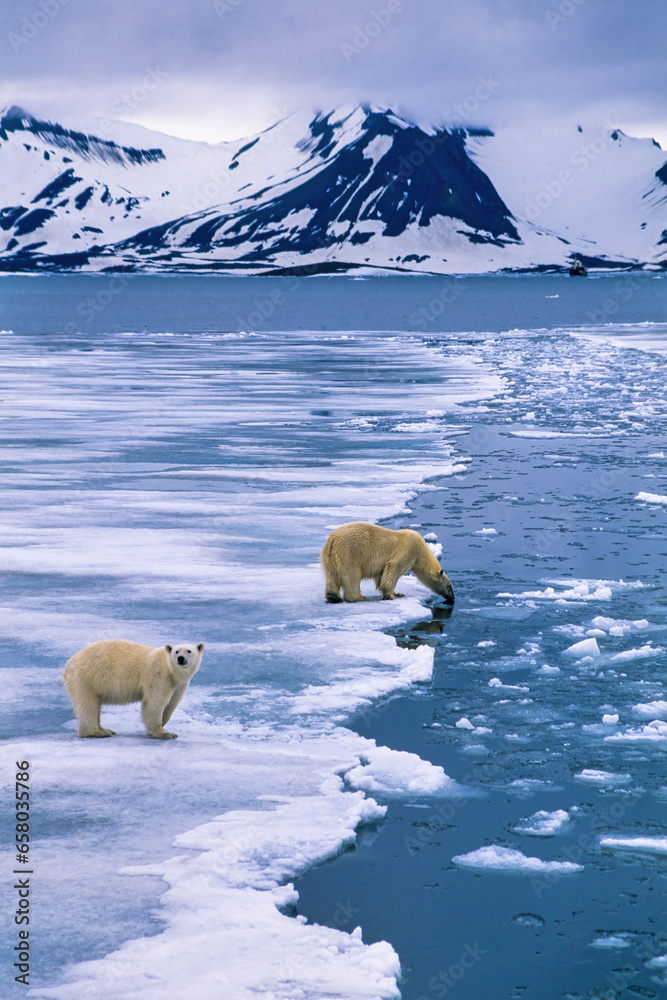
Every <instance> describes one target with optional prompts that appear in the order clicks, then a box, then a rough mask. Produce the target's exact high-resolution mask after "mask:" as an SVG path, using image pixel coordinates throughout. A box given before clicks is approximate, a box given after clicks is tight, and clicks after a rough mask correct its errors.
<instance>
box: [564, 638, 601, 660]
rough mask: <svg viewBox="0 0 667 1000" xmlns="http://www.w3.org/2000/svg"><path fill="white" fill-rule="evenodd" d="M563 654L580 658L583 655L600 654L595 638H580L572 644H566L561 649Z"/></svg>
mask: <svg viewBox="0 0 667 1000" xmlns="http://www.w3.org/2000/svg"><path fill="white" fill-rule="evenodd" d="M563 655H564V656H573V657H575V659H577V660H580V659H581V658H582V657H584V656H600V647H599V646H598V641H597V639H582V640H581V642H575V643H574V645H573V646H568V647H567V649H564V650H563Z"/></svg>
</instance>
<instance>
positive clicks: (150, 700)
mask: <svg viewBox="0 0 667 1000" xmlns="http://www.w3.org/2000/svg"><path fill="white" fill-rule="evenodd" d="M203 650H204V643H203V642H200V643H198V644H197V645H196V646H194V645H191V646H188V645H184V646H169V645H166V646H157V647H155V648H154V647H153V646H141V645H140V644H139V643H137V642H126V641H125V639H102V640H101V641H100V642H94V643H92V645H90V646H86V647H85V648H84V649H80V650H79V652H78V653H75V654H74V656H72V657H70V659H69V660H68V661H67V663H66V664H65V676H64V678H63V680H64V683H65V687H66V688H67V691H68V693H69V696H70V698H71V699H72V704H73V705H74V711H75V712H76V715H77V719H78V720H79V736H115V732H114V730H113V729H105V728H104V727H103V726H102V724H101V722H100V712H101V710H102V705H127V704H129V702H132V701H140V702H141V717H142V719H143V720H144V724H145V726H146V729H147V730H148V735H149V736H152V737H153V738H154V739H157V740H171V739H176V736H177V734H176V733H168V732H166V731H165V728H164V726H165V723H166V722H168V721H169V719H170V718H171V716H172V714H173V712H174V709H175V708H176V706H177V705H178V703H179V701H180V700H181V698H182V697H183V695H184V694H185V691H186V688H187V686H188V684H189V683H190V680H191V679H192V677H193V676H194V674H195V673H196V672H197V670H198V669H199V664H200V663H201V654H202V652H203Z"/></svg>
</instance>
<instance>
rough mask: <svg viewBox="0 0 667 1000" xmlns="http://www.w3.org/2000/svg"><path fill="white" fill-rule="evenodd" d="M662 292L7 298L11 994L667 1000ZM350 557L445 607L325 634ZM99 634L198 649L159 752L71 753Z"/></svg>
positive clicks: (338, 287) (410, 290)
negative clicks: (387, 551)
mask: <svg viewBox="0 0 667 1000" xmlns="http://www.w3.org/2000/svg"><path fill="white" fill-rule="evenodd" d="M664 280H665V279H664V278H663V277H662V276H660V275H655V274H652V275H647V274H642V275H632V274H625V275H610V276H604V277H600V278H589V279H587V280H585V281H573V280H571V279H569V278H567V277H561V276H532V275H530V276H529V275H526V276H506V277H487V278H480V277H474V278H442V279H440V278H437V279H436V278H374V279H361V280H360V279H358V278H342V277H335V278H308V279H266V278H257V279H251V278H242V279H238V278H220V277H215V278H209V277H204V276H196V277H163V276H133V275H115V276H65V275H59V276H56V275H54V276H49V277H46V276H39V277H27V276H26V277H23V276H21V277H19V276H6V277H3V278H2V280H1V281H0V327H2V328H3V331H4V332H3V333H2V334H1V335H0V396H1V398H2V413H3V423H4V430H3V444H2V456H1V460H2V464H3V472H4V475H3V477H2V485H1V486H0V505H1V507H2V515H3V516H2V529H1V530H2V540H1V543H2V564H3V575H2V587H3V593H2V595H1V597H0V602H1V605H2V607H1V618H0V635H1V639H2V648H3V652H4V657H3V664H2V666H1V667H0V682H1V683H2V692H3V693H2V699H1V701H0V726H1V732H2V740H3V767H2V774H1V775H0V779H1V781H2V787H3V801H4V803H5V805H6V808H5V809H3V815H4V816H5V820H4V822H3V838H2V843H3V865H4V870H5V872H7V873H11V874H12V877H14V876H13V872H14V870H15V869H17V870H19V871H20V870H21V869H24V870H29V872H30V897H29V899H30V911H29V918H30V923H29V925H23V924H21V925H19V924H17V923H16V922H15V920H14V915H15V910H16V908H17V906H18V902H17V900H18V896H17V889H15V888H14V889H12V888H9V889H8V891H7V892H6V893H5V895H4V902H3V912H2V913H1V914H0V921H1V926H2V940H3V953H4V955H5V956H9V955H11V954H12V951H13V950H14V948H15V945H17V944H18V941H19V939H18V936H17V935H18V931H19V930H20V929H21V928H22V927H24V928H25V927H28V926H29V930H30V937H29V941H30V945H29V947H30V956H31V957H30V985H31V986H32V987H33V988H34V989H33V992H32V995H33V996H36V997H62V998H72V1000H80V998H81V997H85V998H96V997H100V998H101V997H104V998H115V997H118V998H123V1000H127V998H130V997H132V998H134V997H136V998H155V1000H157V998H176V997H181V996H182V997H186V996H192V995H195V994H196V995H197V996H198V997H202V998H209V997H210V998H217V1000H244V998H246V997H257V996H258V995H259V996H262V997H266V998H267V1000H268V998H275V1000H278V998H280V1000H283V998H284V1000H287V998H297V997H305V998H319V997H325V996H326V997H340V998H347V997H364V998H365V997H368V998H375V997H378V998H379V997H393V996H398V995H400V996H402V997H404V998H405V1000H423V998H428V1000H432V998H434V997H438V998H439V997H457V996H458V997H462V998H465V1000H477V998H480V1000H482V998H485V1000H488V998H493V1000H505V998H513V1000H515V998H517V1000H524V998H525V1000H551V998H560V997H562V998H584V997H591V998H593V997H595V998H612V997H614V998H616V997H618V998H624V1000H625V998H630V997H633V998H636V997H659V996H661V995H664V994H665V992H667V926H666V923H665V916H664V914H665V910H666V906H665V904H666V902H667V900H666V898H665V895H666V883H665V862H666V859H667V820H666V816H665V800H666V798H667V775H666V772H665V765H664V760H665V748H666V746H667V694H666V692H665V685H666V683H667V677H666V670H665V663H666V659H667V658H666V656H665V646H666V645H667V601H666V594H665V586H664V580H663V577H662V568H663V566H664V561H665V555H666V550H667V523H666V518H667V481H666V479H667V459H666V454H667V451H666V449H667V435H666V431H667V401H666V400H665V384H666V382H667V378H666V375H667V358H666V356H665V355H666V353H667V335H666V334H667V309H666V308H665V297H664V288H665V285H664ZM361 519H363V520H371V521H381V522H382V523H383V524H386V525H388V526H392V527H404V526H411V527H415V528H417V529H418V530H420V531H421V532H422V534H424V535H426V536H427V538H428V540H429V542H430V544H431V545H432V546H433V547H434V550H435V551H436V552H440V551H441V550H442V564H443V566H444V568H445V570H446V571H447V573H448V575H449V576H450V578H451V580H452V583H453V586H454V589H455V593H456V603H455V605H454V608H453V609H450V608H447V607H445V606H444V605H442V603H441V602H440V601H439V599H438V598H436V597H435V595H431V594H429V592H428V591H426V590H425V589H424V588H423V587H421V585H419V584H418V582H417V581H415V580H413V579H412V578H411V577H408V578H406V579H405V580H404V581H403V584H402V586H401V590H404V591H405V593H406V598H405V599H403V600H400V601H396V602H391V603H388V602H380V601H378V600H377V599H376V598H377V596H378V595H377V594H375V593H374V591H373V587H372V585H371V584H370V583H369V584H367V585H365V592H366V593H367V594H368V596H369V597H371V598H372V600H371V601H370V602H369V603H365V604H362V605H351V606H343V605H341V606H327V605H325V604H324V601H323V577H322V573H321V570H320V568H319V566H318V562H317V560H318V555H319V551H320V549H321V546H322V544H323V542H324V539H325V538H326V535H327V533H328V531H330V530H331V529H332V528H333V527H335V526H336V525H338V524H341V523H344V522H346V521H351V520H361ZM114 636H118V637H122V638H127V639H132V640H135V641H139V642H146V643H149V644H151V645H161V644H163V643H164V642H178V641H183V640H185V641H188V642H197V641H204V642H205V643H206V650H205V652H204V658H203V662H202V667H201V669H200V671H199V672H198V674H197V675H196V676H195V678H194V680H193V682H192V684H191V686H190V689H189V690H188V692H187V694H186V696H185V698H184V699H183V701H182V702H181V705H180V706H179V708H178V709H177V711H176V713H175V715H174V718H173V720H172V723H171V724H170V728H172V729H173V730H174V731H176V732H177V733H179V736H180V738H179V739H178V740H176V741H169V742H167V743H157V742H154V741H150V740H147V739H146V738H145V735H144V732H143V726H142V724H141V720H140V714H139V706H137V705H130V706H126V707H108V708H106V709H104V710H103V720H104V721H106V722H107V723H109V724H110V725H112V726H113V728H114V729H116V730H117V732H118V736H116V737H114V738H113V739H109V740H100V741H79V740H78V739H77V737H76V726H75V722H74V717H73V712H72V708H71V706H70V704H69V702H68V699H67V696H66V693H65V691H64V689H63V687H62V683H61V677H62V668H63V665H64V663H65V661H66V660H67V658H68V657H69V656H70V655H71V654H72V653H73V652H75V651H76V650H77V649H79V648H81V647H82V646H83V645H85V644H86V643H88V642H91V641H94V640H95V639H100V638H111V637H114ZM17 761H18V762H21V761H29V763H30V768H29V771H30V782H29V783H30V795H31V799H30V817H31V818H30V838H31V839H30V852H29V862H30V863H29V868H28V866H27V865H23V864H22V863H20V862H19V861H17V860H16V858H17V851H16V850H15V849H14V848H13V846H12V845H13V842H14V833H15V821H14V779H15V771H16V767H15V762H17ZM15 877H16V878H17V879H19V878H21V877H24V878H25V877H27V876H21V875H16V876H15ZM6 885H7V886H11V885H12V882H11V880H10V878H9V877H8V878H7V879H6ZM22 940H24V939H22ZM17 974H18V972H17V970H16V969H15V968H14V966H13V956H12V957H11V958H9V959H8V961H7V964H6V971H5V974H4V981H5V986H4V987H3V989H4V992H3V996H6V997H13V996H19V995H21V990H24V989H25V987H24V985H23V984H22V983H20V982H16V981H15V979H14V977H15V975H17Z"/></svg>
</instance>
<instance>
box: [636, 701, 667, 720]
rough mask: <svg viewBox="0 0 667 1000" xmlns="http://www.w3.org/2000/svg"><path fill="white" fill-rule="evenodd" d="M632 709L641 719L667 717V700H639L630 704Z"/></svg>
mask: <svg viewBox="0 0 667 1000" xmlns="http://www.w3.org/2000/svg"><path fill="white" fill-rule="evenodd" d="M632 711H633V712H634V714H635V715H639V716H640V717H641V718H642V719H653V720H655V719H667V701H661V700H660V701H649V702H646V703H645V704H642V703H641V702H640V703H639V704H638V705H633V706H632Z"/></svg>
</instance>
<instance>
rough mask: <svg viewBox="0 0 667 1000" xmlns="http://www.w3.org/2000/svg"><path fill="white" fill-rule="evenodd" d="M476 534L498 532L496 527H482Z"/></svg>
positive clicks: (495, 533)
mask: <svg viewBox="0 0 667 1000" xmlns="http://www.w3.org/2000/svg"><path fill="white" fill-rule="evenodd" d="M475 534H476V535H497V534H498V532H497V531H496V529H495V528H480V530H479V531H476V532H475Z"/></svg>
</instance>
